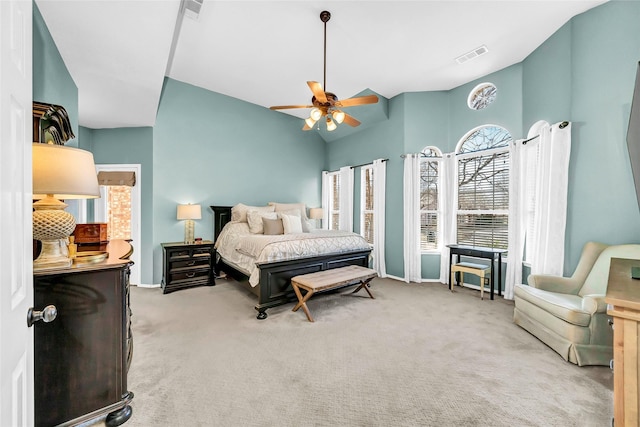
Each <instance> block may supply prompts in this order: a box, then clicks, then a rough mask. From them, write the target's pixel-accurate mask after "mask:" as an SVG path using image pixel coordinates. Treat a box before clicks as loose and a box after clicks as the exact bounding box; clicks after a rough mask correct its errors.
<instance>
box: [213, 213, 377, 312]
mask: <svg viewBox="0 0 640 427" xmlns="http://www.w3.org/2000/svg"><path fill="white" fill-rule="evenodd" d="M210 207H211V210H212V211H213V212H214V219H213V220H214V236H215V238H216V239H217V238H218V235H219V234H220V231H221V230H222V227H224V225H225V224H226V223H227V222H229V221H230V220H231V207H230V206H210ZM370 253H371V250H370V249H366V250H359V251H352V252H342V253H332V254H327V255H320V256H314V257H309V258H298V259H294V260H288V261H277V262H269V263H260V264H258V268H259V269H260V283H259V284H258V285H257V287H258V292H257V295H258V303H257V304H256V306H255V309H256V310H257V311H258V316H257V318H258V319H266V318H267V312H266V310H267V309H268V308H271V307H276V306H278V305H282V304H286V303H288V302H291V301H295V300H296V296H295V294H294V292H293V289H292V288H291V278H292V277H294V276H297V275H300V274H307V273H314V272H316V271H322V270H329V269H331V268H339V267H344V266H347V265H359V266H362V267H368V266H369V254H370ZM225 268H226V269H231V270H233V272H232V273H231V274H232V276H234V277H238V276H239V275H240V276H245V275H244V274H242V273H239V272H237V270H235V269H233V268H232V267H230V266H227V265H226V264H225Z"/></svg>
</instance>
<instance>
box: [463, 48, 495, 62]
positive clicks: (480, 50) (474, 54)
mask: <svg viewBox="0 0 640 427" xmlns="http://www.w3.org/2000/svg"><path fill="white" fill-rule="evenodd" d="M487 52H489V49H487V47H486V46H485V45H482V46H480V47H477V48H475V49H473V50H472V51H471V52H467V53H465V54H464V55H461V56H459V57H457V58H456V61H458V64H464V63H465V62H467V61H470V60H472V59H474V58H477V57H478V56H480V55H484V54H485V53H487Z"/></svg>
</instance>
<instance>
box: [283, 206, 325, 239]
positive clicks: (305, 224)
mask: <svg viewBox="0 0 640 427" xmlns="http://www.w3.org/2000/svg"><path fill="white" fill-rule="evenodd" d="M278 215H295V216H297V217H300V222H301V223H302V232H303V233H309V232H311V230H314V229H315V228H316V227H315V226H314V225H313V224H312V222H311V220H310V219H307V218H305V217H302V216H301V212H300V209H289V210H287V211H281V212H278Z"/></svg>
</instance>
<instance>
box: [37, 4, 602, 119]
mask: <svg viewBox="0 0 640 427" xmlns="http://www.w3.org/2000/svg"><path fill="white" fill-rule="evenodd" d="M184 1H185V2H186V3H188V4H186V6H188V8H192V7H194V4H195V2H196V0H184ZM605 1H606V0H567V1H561V0H534V1H526V0H501V1H500V0H499V1H486V0H470V1H459V0H440V1H435V0H434V1H419V0H416V1H358V0H356V1H307V0H299V1H294V0H290V1H266V0H265V1H260V0H258V1H241V0H240V1H239V0H235V1H231V0H230V1H216V0H203V2H202V6H201V7H200V13H199V15H198V16H197V19H191V18H189V17H185V16H184V15H183V13H182V12H181V10H182V9H183V4H182V3H181V0H128V1H126V0H89V1H87V0H36V4H37V6H38V8H39V9H40V11H41V13H42V15H43V17H44V20H45V22H46V24H47V27H48V28H49V31H50V33H51V35H52V37H53V39H54V41H55V43H56V45H57V47H58V49H59V51H60V54H61V55H62V58H63V60H64V62H65V64H66V66H67V68H68V70H69V72H70V74H71V76H72V78H73V79H74V81H75V83H76V85H77V86H78V94H79V95H78V96H79V100H78V102H79V123H80V125H82V126H86V127H89V128H112V127H132V126H153V125H154V123H155V117H156V112H157V108H158V102H159V100H160V93H161V90H162V84H163V79H164V76H169V77H171V78H173V79H176V80H179V81H183V82H186V83H189V84H192V85H195V86H199V87H202V88H205V89H208V90H212V91H215V92H219V93H222V94H225V95H229V96H232V97H235V98H238V99H241V100H244V101H247V102H251V103H254V104H257V105H261V106H264V107H269V106H272V105H283V104H308V103H309V102H310V98H311V92H310V91H309V88H308V87H307V85H306V82H307V81H308V80H315V81H319V82H322V80H323V43H324V42H323V31H324V27H323V23H322V22H321V21H320V18H319V15H320V12H321V11H323V10H328V11H330V12H331V15H332V16H331V20H330V21H329V22H328V23H327V81H326V86H327V87H326V88H325V89H326V90H329V91H331V92H333V93H335V94H337V95H338V96H339V97H340V98H342V99H344V98H348V97H351V96H354V95H355V94H357V93H360V92H362V91H363V90H365V89H370V90H372V91H374V92H377V93H378V94H380V95H383V96H384V97H386V98H392V97H393V96H395V95H398V94H400V93H403V92H414V91H433V90H447V89H452V88H454V87H457V86H459V85H461V84H464V83H467V82H469V81H473V80H475V79H477V78H479V77H481V76H484V75H486V74H489V73H491V72H494V71H498V70H500V69H502V68H505V67H507V66H509V65H512V64H515V63H518V62H520V61H522V60H523V59H524V58H525V57H526V56H527V55H529V54H530V53H531V52H532V51H533V50H534V49H536V48H537V47H538V46H539V45H540V44H541V43H542V42H544V41H545V40H546V39H547V38H548V37H549V36H551V35H552V34H553V33H554V32H555V31H556V30H558V28H560V27H561V26H562V25H563V24H565V23H566V22H567V21H568V20H570V19H571V18H572V17H573V16H575V15H577V14H580V13H582V12H584V11H586V10H588V9H590V8H592V7H595V6H597V5H599V4H602V3H604V2H605ZM196 6H197V5H196ZM188 10H189V9H188ZM480 46H486V48H487V50H488V52H487V53H486V54H484V55H481V56H478V57H477V58H475V59H473V60H469V61H467V62H465V63H463V64H459V63H458V62H457V61H456V58H457V57H459V56H461V55H464V54H466V53H468V52H471V51H473V50H475V49H476V48H478V47H480ZM358 108H360V107H358ZM362 108H366V107H362ZM286 112H287V113H290V114H294V115H297V116H299V117H306V116H307V115H308V110H304V109H302V110H287V111H286ZM274 114H275V113H274Z"/></svg>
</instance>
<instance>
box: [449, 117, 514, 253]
mask: <svg viewBox="0 0 640 427" xmlns="http://www.w3.org/2000/svg"><path fill="white" fill-rule="evenodd" d="M512 140H513V138H512V136H511V134H510V133H509V131H508V130H506V129H504V128H503V127H500V126H496V125H484V126H479V127H477V128H475V129H473V130H471V131H470V132H468V133H467V134H466V135H465V136H464V137H463V138H462V139H461V140H460V142H459V143H458V146H457V148H456V154H457V159H458V210H457V235H458V239H457V240H458V244H461V245H471V246H481V247H490V248H500V249H507V240H508V233H507V229H508V222H509V215H508V213H509V143H510V142H511V141H512Z"/></svg>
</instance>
